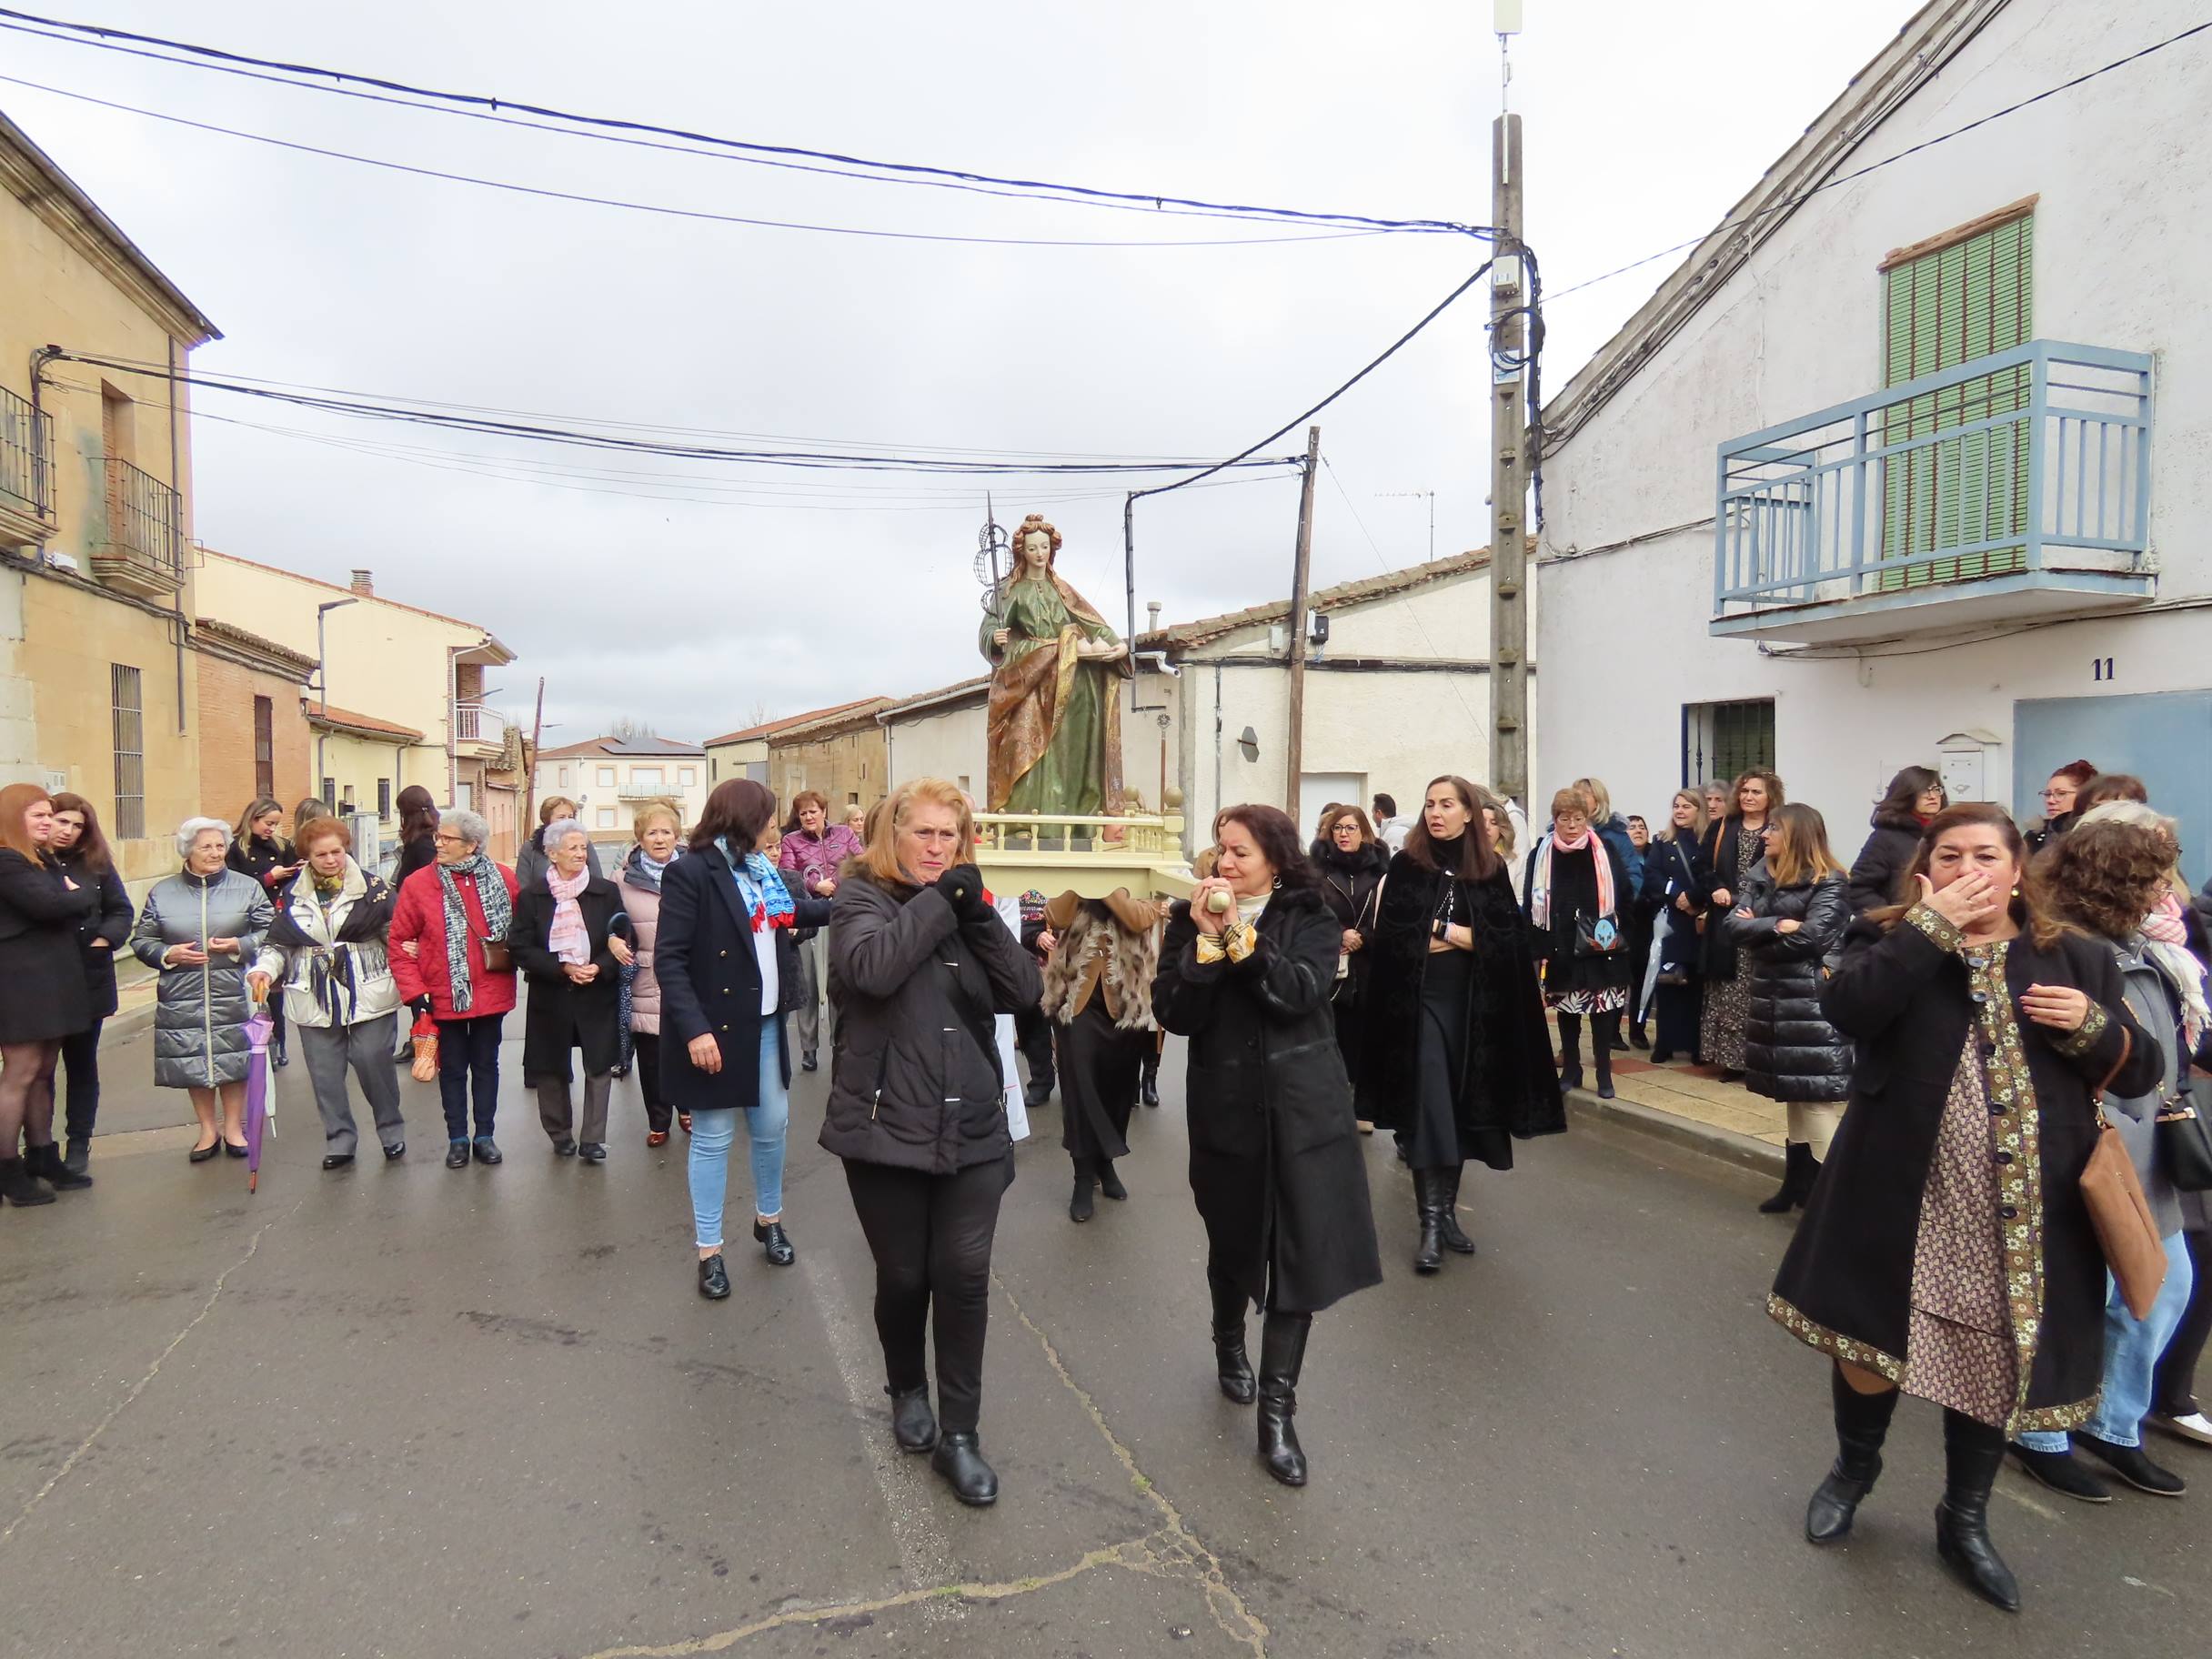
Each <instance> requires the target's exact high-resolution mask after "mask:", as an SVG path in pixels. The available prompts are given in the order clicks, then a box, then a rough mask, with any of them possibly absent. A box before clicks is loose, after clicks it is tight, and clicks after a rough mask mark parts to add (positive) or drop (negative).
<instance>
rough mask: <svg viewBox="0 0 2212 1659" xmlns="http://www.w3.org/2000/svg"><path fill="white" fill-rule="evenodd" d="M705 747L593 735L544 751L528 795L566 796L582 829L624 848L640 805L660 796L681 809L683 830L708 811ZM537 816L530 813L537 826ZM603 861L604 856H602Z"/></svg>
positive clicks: (609, 844)
mask: <svg viewBox="0 0 2212 1659" xmlns="http://www.w3.org/2000/svg"><path fill="white" fill-rule="evenodd" d="M709 787H710V786H709V783H708V781H707V751H706V749H704V748H702V747H701V746H700V745H699V744H697V743H680V742H677V741H674V740H672V739H668V738H634V739H618V738H591V739H586V740H585V741H584V742H581V743H569V744H566V745H564V746H563V747H561V748H559V749H546V750H543V751H542V752H541V753H540V754H539V755H538V764H537V767H536V769H535V770H534V773H533V776H532V779H531V786H530V798H531V799H533V800H536V801H540V802H542V801H545V800H547V799H550V798H551V797H553V796H556V795H565V796H567V797H568V799H570V800H573V801H575V802H576V803H577V806H578V810H579V813H580V815H581V819H582V822H583V825H584V828H585V829H588V830H590V831H591V839H592V840H593V841H594V842H596V843H598V844H599V845H600V846H601V847H603V848H605V847H613V848H616V849H621V848H626V847H628V845H629V844H630V841H631V839H632V837H631V826H632V822H633V820H634V819H636V817H637V814H638V808H639V807H641V806H643V805H644V804H645V803H646V802H647V801H649V800H656V799H661V798H662V797H666V798H667V799H670V800H673V801H675V802H677V803H678V804H679V806H681V807H682V808H683V811H684V824H685V827H686V828H689V826H691V825H693V824H696V823H697V822H699V814H700V813H701V812H702V811H704V810H705V809H706V806H707V793H708V789H709ZM537 817H538V814H537V813H536V812H532V814H531V818H532V819H533V821H532V823H531V824H530V828H531V829H536V828H537V827H538V826H537V823H536V822H535V819H537ZM600 861H601V862H602V863H605V861H606V860H605V855H604V854H603V853H602V856H601V860H600Z"/></svg>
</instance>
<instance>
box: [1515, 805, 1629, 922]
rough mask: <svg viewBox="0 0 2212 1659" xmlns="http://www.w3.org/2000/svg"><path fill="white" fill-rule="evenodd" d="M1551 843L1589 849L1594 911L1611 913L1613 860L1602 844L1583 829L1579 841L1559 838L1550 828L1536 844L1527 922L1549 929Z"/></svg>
mask: <svg viewBox="0 0 2212 1659" xmlns="http://www.w3.org/2000/svg"><path fill="white" fill-rule="evenodd" d="M1554 843H1557V845H1559V846H1560V847H1562V848H1563V849H1565V850H1567V851H1569V852H1579V851H1581V850H1583V849H1584V847H1587V848H1589V849H1590V867H1591V869H1592V870H1594V871H1595V872H1596V873H1597V914H1598V916H1610V915H1612V914H1613V907H1614V894H1613V860H1611V859H1610V858H1607V857H1606V856H1605V848H1604V843H1603V842H1602V841H1600V840H1598V838H1597V837H1596V836H1594V835H1593V834H1591V832H1590V831H1589V830H1588V829H1584V831H1583V835H1582V840H1579V841H1568V840H1561V839H1560V837H1559V835H1558V833H1557V832H1556V831H1554V832H1553V833H1552V834H1550V835H1547V836H1545V837H1544V838H1543V840H1541V841H1539V842H1538V843H1537V844H1536V873H1535V875H1534V877H1533V879H1532V880H1531V881H1530V884H1529V890H1528V914H1529V921H1530V923H1531V924H1532V925H1533V927H1534V928H1535V929H1536V930H1537V931H1538V932H1540V933H1542V932H1547V931H1549V930H1550V929H1551V926H1552V848H1553V844H1554ZM1591 920H1593V921H1594V920H1597V917H1592V918H1591Z"/></svg>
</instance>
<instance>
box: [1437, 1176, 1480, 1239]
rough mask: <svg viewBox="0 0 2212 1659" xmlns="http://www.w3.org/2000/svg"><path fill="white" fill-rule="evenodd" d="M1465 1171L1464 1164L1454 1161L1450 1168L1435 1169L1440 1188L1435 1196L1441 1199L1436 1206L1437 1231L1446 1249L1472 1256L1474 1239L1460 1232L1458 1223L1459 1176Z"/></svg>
mask: <svg viewBox="0 0 2212 1659" xmlns="http://www.w3.org/2000/svg"><path fill="white" fill-rule="evenodd" d="M1466 1171H1467V1166H1466V1165H1465V1164H1463V1163H1455V1164H1453V1166H1452V1167H1451V1168H1450V1169H1447V1170H1439V1171H1436V1180H1437V1184H1438V1186H1439V1188H1440V1189H1441V1190H1440V1191H1438V1193H1437V1197H1438V1198H1440V1199H1441V1200H1442V1201H1443V1202H1442V1203H1441V1204H1440V1205H1439V1206H1438V1208H1437V1220H1438V1222H1439V1223H1440V1225H1439V1227H1438V1229H1437V1231H1438V1232H1440V1233H1441V1234H1442V1236H1443V1242H1444V1248H1445V1249H1446V1250H1449V1251H1452V1252H1455V1253H1457V1254H1459V1255H1463V1256H1472V1255H1473V1254H1474V1241H1473V1239H1471V1238H1469V1237H1468V1236H1467V1235H1466V1234H1465V1233H1463V1232H1461V1231H1460V1225H1459V1178H1460V1177H1461V1176H1462V1175H1463V1174H1465V1173H1466Z"/></svg>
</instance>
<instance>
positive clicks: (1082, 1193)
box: [1068, 1158, 1095, 1222]
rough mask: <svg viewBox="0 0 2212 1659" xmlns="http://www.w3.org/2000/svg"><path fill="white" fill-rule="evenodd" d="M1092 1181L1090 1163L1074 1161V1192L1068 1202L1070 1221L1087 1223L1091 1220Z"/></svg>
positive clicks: (1080, 1159)
mask: <svg viewBox="0 0 2212 1659" xmlns="http://www.w3.org/2000/svg"><path fill="white" fill-rule="evenodd" d="M1094 1179H1095V1178H1094V1177H1093V1176H1092V1175H1091V1161H1090V1160H1089V1159H1087V1158H1078V1159H1077V1160H1076V1161H1075V1191H1074V1193H1073V1194H1072V1195H1071V1197H1070V1198H1069V1200H1068V1219H1069V1220H1070V1221H1071V1222H1087V1221H1089V1220H1090V1219H1091V1186H1092V1184H1093V1181H1094Z"/></svg>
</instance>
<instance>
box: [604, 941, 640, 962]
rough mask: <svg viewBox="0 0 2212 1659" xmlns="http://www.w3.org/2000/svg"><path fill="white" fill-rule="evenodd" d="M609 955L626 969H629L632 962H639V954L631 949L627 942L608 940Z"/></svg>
mask: <svg viewBox="0 0 2212 1659" xmlns="http://www.w3.org/2000/svg"><path fill="white" fill-rule="evenodd" d="M607 953H608V955H609V956H611V957H613V958H614V959H615V960H616V961H618V962H620V963H621V964H622V966H624V967H625V968H627V967H628V966H629V965H630V964H631V963H632V962H634V961H636V960H638V955H637V952H636V951H634V950H631V949H630V948H629V944H628V941H627V940H620V939H610V940H608V941H607Z"/></svg>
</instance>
